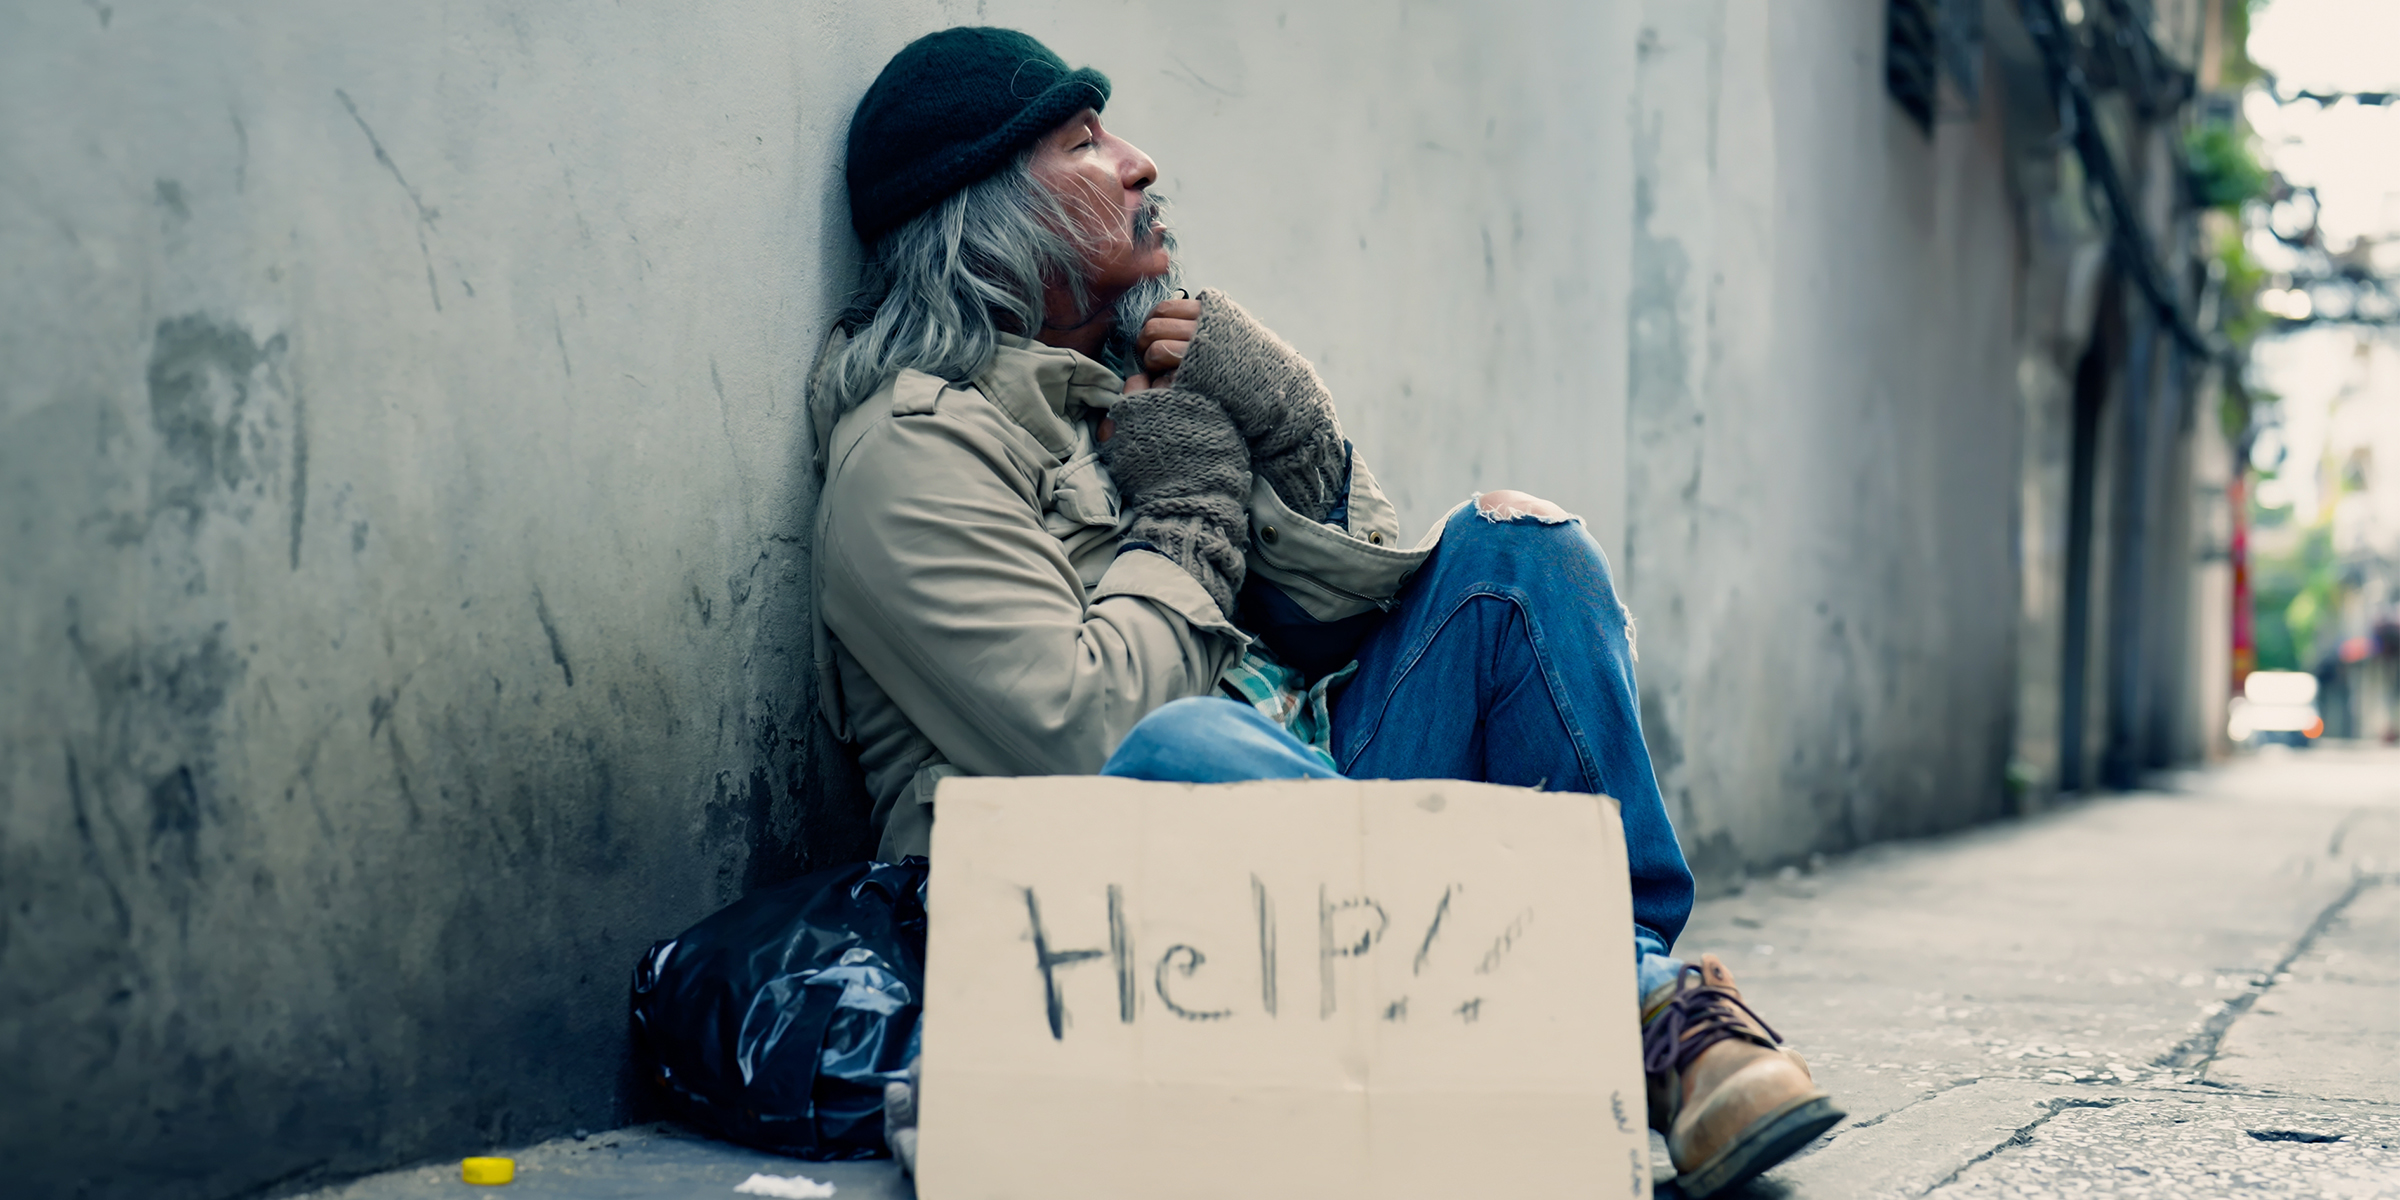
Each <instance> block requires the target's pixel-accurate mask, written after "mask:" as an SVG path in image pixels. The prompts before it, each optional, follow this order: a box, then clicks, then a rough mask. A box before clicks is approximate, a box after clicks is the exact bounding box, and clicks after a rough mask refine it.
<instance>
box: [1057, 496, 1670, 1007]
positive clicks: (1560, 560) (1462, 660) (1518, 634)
mask: <svg viewBox="0 0 2400 1200" xmlns="http://www.w3.org/2000/svg"><path fill="white" fill-rule="evenodd" d="M1629 632H1630V630H1629V629H1628V619H1627V617H1626V613H1625V609H1624V606H1623V605H1622V604H1620V603H1619V602H1618V600H1617V593H1616V587H1615V585H1614V584H1613V583H1612V582H1611V580H1610V578H1609V571H1608V559H1607V557H1606V556H1605V555H1603V554H1602V553H1601V551H1600V545H1599V543H1597V542H1595V541H1593V540H1592V536H1591V534H1589V533H1588V532H1586V531H1585V530H1584V527H1583V522H1581V521H1578V520H1569V521H1563V522H1556V523H1543V522H1541V521H1539V520H1536V519H1534V518H1532V517H1520V518H1516V519H1513V520H1505V521H1496V520H1491V519H1488V518H1485V517H1483V516H1481V515H1480V514H1479V513H1478V512H1477V510H1476V508H1475V506H1474V505H1471V504H1470V505H1468V506H1466V507H1465V508H1462V509H1460V510H1459V511H1458V512H1457V513H1455V514H1453V515H1452V516H1451V518H1450V521H1449V524H1448V525H1447V526H1446V527H1445V528H1444V529H1443V531H1442V540H1441V544H1440V546H1439V547H1438V548H1437V549H1436V550H1435V551H1434V553H1433V556H1432V557H1431V558H1429V559H1428V560H1427V561H1426V563H1425V565H1424V566H1423V567H1422V568H1420V569H1419V570H1418V572H1417V573H1416V575H1415V576H1413V577H1412V578H1411V579H1410V580H1409V581H1408V583H1407V585H1406V586H1405V587H1403V588H1402V589H1401V592H1400V596H1399V600H1398V603H1397V605H1396V606H1395V607H1394V608H1393V610H1392V611H1391V613H1390V614H1389V615H1388V616H1387V617H1386V619H1385V620H1384V621H1383V622H1382V624H1381V625H1380V626H1378V627H1377V628H1376V629H1375V631H1374V632H1373V633H1372V634H1370V635H1368V637H1367V639H1366V641H1365V642H1364V643H1363V644H1362V645H1361V646H1360V648H1359V651H1358V674H1357V675H1356V676H1355V677H1353V678H1352V679H1351V681H1350V683H1349V686H1348V687H1346V688H1345V689H1343V691H1342V693H1341V695H1340V696H1339V697H1337V698H1336V699H1335V701H1334V704H1333V752H1334V761H1335V762H1336V763H1338V764H1339V765H1340V767H1341V771H1340V776H1339V777H1347V778H1355V779H1467V780H1476V781H1481V782H1488V783H1501V784H1510V785H1514V786H1518V787H1546V788H1549V789H1551V790H1553V791H1577V792H1594V793H1600V794H1604V795H1609V796H1614V797H1615V798H1616V800H1617V803H1618V806H1619V811H1620V813H1621V814H1622V816H1623V820H1624V825H1625V853H1626V863H1627V866H1628V868H1629V874H1630V875H1631V876H1632V884H1633V918H1634V929H1633V943H1634V953H1635V956H1636V963H1637V974H1638V977H1639V982H1640V987H1641V991H1642V994H1643V995H1648V994H1650V993H1651V992H1653V991H1655V990H1656V989H1658V988H1659V987H1662V986H1664V985H1666V984H1669V983H1672V982H1674V981H1675V979H1676V977H1677V976H1678V975H1679V974H1681V972H1682V969H1683V964H1682V963H1680V962H1678V961H1676V960H1675V959H1673V958H1670V957H1668V956H1667V951H1668V948H1669V947H1671V946H1673V945H1674V943H1675V937H1676V935H1677V934H1679V933H1681V932H1683V925H1684V922H1685V921H1686V920H1688V919H1690V917H1691V913H1692V872H1691V869H1690V868H1689V867H1688V866H1686V865H1685V864H1684V861H1683V850H1682V847H1680V846H1679V845H1677V843H1676V840H1675V828H1674V825H1673V824H1672V823H1671V822H1670V821H1669V820H1668V819H1667V810H1666V805H1665V803H1664V802H1663V801H1662V800H1661V799H1660V797H1659V794H1658V781H1657V779H1656V778H1655V777H1654V776H1653V775H1652V773H1651V769H1650V751H1649V748H1648V747H1647V746H1645V745H1644V744H1643V742H1642V727H1641V714H1640V708H1639V704H1638V701H1637V699H1636V693H1635V691H1634V679H1633V653H1632V646H1631V644H1630V642H1629V640H1628V634H1629ZM1102 773H1103V774H1107V775H1117V776H1123V777H1126V778H1131V779H1156V780H1170V781H1176V782H1182V783H1232V782H1237V781H1240V780H1247V779H1298V778H1329V777H1336V776H1335V774H1334V772H1331V771H1328V770H1326V769H1325V767H1324V765H1323V764H1322V763H1320V762H1319V761H1317V760H1316V759H1315V758H1313V757H1312V756H1310V755H1309V753H1308V752H1307V750H1306V748H1305V747H1303V746H1302V745H1301V744H1300V743H1299V742H1298V741H1297V740H1296V739H1294V738H1293V737H1292V735H1291V734H1289V733H1286V732H1285V731H1284V730H1283V729H1281V728H1280V727H1278V726H1276V725H1275V724H1274V723H1273V722H1271V721H1269V720H1267V719H1266V718H1265V717H1264V716H1262V715H1260V713H1259V712H1258V710H1257V709H1255V708H1252V707H1250V706H1249V705H1246V704H1237V703H1235V702H1233V701H1231V700H1225V699H1217V698H1213V697H1195V698H1192V699H1187V700H1178V701H1175V702H1174V703H1172V704H1167V705H1164V706H1161V707H1160V708H1158V709H1157V710H1156V711H1154V712H1152V713H1151V714H1150V715H1149V716H1147V717H1144V718H1143V719H1142V721H1141V722H1140V723H1139V724H1137V725H1135V726H1134V728H1133V731H1132V732H1131V733H1129V734H1127V735H1126V738H1125V741H1124V742H1123V743H1122V744H1120V745H1119V746H1118V747H1117V750H1116V753H1115V754H1113V755H1111V756H1110V757H1109V760H1108V765H1107V766H1106V767H1104V768H1102Z"/></svg>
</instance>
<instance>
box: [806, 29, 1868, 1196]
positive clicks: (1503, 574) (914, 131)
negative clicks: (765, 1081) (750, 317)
mask: <svg viewBox="0 0 2400 1200" xmlns="http://www.w3.org/2000/svg"><path fill="white" fill-rule="evenodd" d="M1108 96H1109V84H1108V80H1107V79H1106V77H1104V76H1102V75H1101V74H1099V73H1098V72H1096V71H1093V70H1090V69H1088V68H1087V69H1083V70H1069V69H1068V68H1067V66H1066V64H1065V63H1063V62H1061V61H1060V60H1059V58H1058V57H1057V56H1056V55H1055V54H1053V53H1051V52H1050V51H1049V50H1048V49H1047V48H1046V47H1044V46H1042V45H1041V43H1039V42H1037V41H1035V40H1034V39H1032V38H1030V37H1028V36H1026V35H1024V34H1021V33H1015V32H1012V31H1008V30H999V29H969V28H961V29H951V30H947V31H944V32H941V33H936V34H933V35H930V36H928V37H925V38H923V39H920V40H919V41H917V42H915V43H913V44H911V45H910V46H908V47H907V48H906V49H904V50H902V51H901V52H900V53H899V54H898V55H897V56H896V57H894V58H893V60H892V61H891V63H890V64H889V65H887V66H886V67H885V68H884V70H883V72H882V74H881V75H880V76H879V77H878V78H877V79H876V80H875V83H874V85H873V86H872V87H870V88H869V89H868V91H867V94H866V96H865V98H864V99H863V100H861V101H860V103H859V106H858V110H857V113H856V115H855V117H854V119H853V121H852V123H851V127H850V135H849V159H848V164H847V172H848V184H849V191H850V203H851V220H852V222H853V224H854V225H855V226H856V228H857V230H858V234H859V237H860V238H861V239H862V241H863V242H864V243H865V245H866V247H867V265H866V268H865V279H864V281H863V286H862V290H861V292H860V294H859V297H858V301H857V303H856V304H855V305H854V306H853V307H852V309H851V310H850V311H849V312H848V313H847V314H846V315H845V316H844V318H843V320H842V321H841V323H840V328H838V329H837V330H836V331H835V332H834V334H833V335H832V336H831V337H830V338H829V339H828V341H827V343H826V346H825V349H824V350H823V352H822V354H821V357H820V359H819V362H818V365H817V367H816V371H815V374H814V377H813V380H812V385H811V395H810V406H811V412H812V416H813V418H814V420H815V422H816V426H817V444H818V447H819V451H818V452H819V454H821V455H822V456H823V457H822V460H821V466H822V469H823V471H824V480H825V483H824V493H823V497H822V500H821V502H820V506H819V509H818V519H817V532H816V568H815V569H816V589H817V611H818V613H819V614H820V622H821V625H820V630H819V635H820V636H819V642H818V646H817V652H818V653H817V665H818V672H819V679H820V686H821V687H822V689H823V692H822V695H823V698H824V709H825V712H826V714H827V716H828V718H829V719H830V720H832V721H833V722H834V723H835V725H836V727H837V732H838V733H839V734H840V735H841V736H843V737H844V738H846V739H848V740H850V741H852V742H854V743H855V744H856V746H857V748H858V752H859V758H860V761H861V764H862V766H863V768H864V771H865V774H866V781H867V786H868V789H869V791H870V792H871V794H872V796H873V800H874V806H875V807H874V821H875V823H876V827H877V828H878V830H879V831H880V836H881V843H880V850H879V853H878V857H881V858H886V859H892V858H897V857H899V856H901V855H904V854H922V853H925V852H926V850H927V847H928V845H929V841H930V834H931V829H932V822H933V821H934V820H936V819H938V816H939V814H938V813H937V812H936V811H935V809H934V807H933V805H932V799H933V795H934V787H935V784H936V783H937V782H938V781H939V780H941V779H942V778H944V777H946V776H949V775H954V774H971V775H1065V774H1090V773H1093V772H1105V773H1108V774H1114V775H1123V776H1131V777H1135V778H1142V779H1165V780H1180V781H1186V782H1198V783H1213V782H1224V781H1230V780H1241V779H1270V778H1301V777H1311V778H1334V777H1337V776H1353V777H1360V778H1390V779H1421V778H1446V779H1465V780H1484V781H1489V782H1494V783H1502V784H1513V785H1517V786H1523V787H1548V788H1551V789H1554V790H1571V791H1580V792H1592V793H1604V794H1607V795H1610V796H1614V797H1616V798H1617V800H1618V801H1619V802H1620V804H1621V806H1622V813H1623V819H1624V827H1625V841H1626V847H1627V852H1628V855H1629V859H1630V866H1631V872H1632V889H1633V904H1634V915H1635V919H1636V922H1637V927H1636V928H1635V929H1634V930H1633V942H1634V945H1633V947H1632V950H1633V952H1634V953H1635V954H1636V955H1637V956H1638V957H1639V964H1640V966H1639V973H1640V979H1641V985H1642V989H1643V997H1642V1013H1643V1020H1644V1022H1645V1025H1644V1035H1643V1038H1644V1041H1643V1048H1644V1053H1643V1058H1644V1067H1645V1069H1646V1070H1647V1071H1648V1072H1649V1073H1650V1085H1651V1109H1650V1111H1651V1119H1652V1123H1653V1124H1654V1125H1656V1126H1657V1127H1658V1128H1660V1129H1661V1130H1663V1131H1665V1132H1666V1133H1667V1135H1668V1139H1669V1145H1670V1147H1671V1149H1672V1151H1673V1156H1674V1161H1675V1165H1676V1167H1677V1168H1678V1170H1680V1171H1681V1172H1682V1173H1683V1180H1684V1183H1685V1191H1686V1193H1687V1194H1688V1195H1693V1196H1702V1195H1708V1194H1713V1193H1715V1192H1718V1191H1721V1190H1723V1189H1725V1188H1727V1187H1730V1186H1733V1185H1735V1184H1738V1183H1739V1182H1740V1181H1742V1180H1744V1179H1747V1178H1749V1177H1750V1176H1752V1175H1755V1174H1757V1173H1758V1172H1759V1171H1762V1170H1764V1169H1766V1168H1767V1167H1769V1166H1772V1165H1773V1164H1774V1163H1776V1162H1777V1161H1780V1160H1781V1159H1782V1158H1783V1157H1785V1156H1787V1155H1789V1154H1790V1153H1791V1152H1792V1151H1793V1150H1795V1149H1797V1148H1798V1147H1800V1146H1802V1145H1805V1144H1806V1143H1807V1142H1808V1141H1809V1140H1811V1139H1812V1138H1814V1137H1815V1136H1816V1135H1817V1134H1818V1133H1820V1132H1822V1131H1823V1130H1824V1129H1825V1128H1827V1127H1828V1126H1830V1125H1831V1124H1832V1123H1833V1122H1834V1121H1836V1120H1838V1119H1839V1117H1840V1115H1841V1114H1840V1113H1839V1112H1838V1111H1837V1110H1836V1109H1835V1108H1834V1106H1833V1103H1832V1101H1831V1100H1830V1099H1828V1098H1827V1097H1826V1096H1825V1094H1824V1093H1822V1092H1820V1091H1818V1090H1817V1089H1816V1088H1815V1087H1814V1085H1813V1084H1812V1083H1811V1081H1810V1078H1809V1074H1808V1071H1807V1067H1806V1065H1805V1064H1804V1063H1803V1062H1802V1061H1801V1060H1800V1058H1799V1056H1798V1055H1796V1054H1793V1053H1791V1052H1790V1051H1788V1050H1784V1049H1781V1048H1780V1047H1779V1045H1778V1039H1777V1038H1776V1036H1775V1035H1774V1033H1773V1032H1772V1031H1771V1030H1770V1029H1769V1028H1768V1027H1767V1026H1766V1025H1765V1023H1764V1022H1762V1021H1760V1020H1759V1019H1758V1018H1757V1017H1756V1016H1755V1015H1754V1014H1752V1013H1751V1012H1750V1011H1749V1009H1748V1008H1747V1007H1746V1006H1745V1005H1744V1004H1743V1003H1742V1002H1741V1000H1740V997H1739V993H1738V992H1737V991H1736V990H1735V988H1734V984H1733V980H1732V978H1731V976H1730V975H1729V974H1728V973H1727V972H1726V971H1725V969H1724V967H1723V965H1722V964H1720V963H1718V962H1717V961H1716V959H1715V958H1714V957H1713V956H1703V957H1702V959H1701V960H1700V963H1699V964H1698V965H1690V966H1687V965H1686V964H1684V963H1681V962H1678V961H1676V960H1674V959H1671V958H1668V957H1667V956H1666V954H1667V948H1668V947H1669V946H1670V945H1672V944H1673V942H1674V940H1675V935H1676V934H1677V933H1678V932H1679V931H1680V930H1681V929H1682V927H1683V924H1684V921H1685V919H1686V917H1688V916H1689V914H1690V912H1691V904H1692V877H1691V874H1690V872H1689V870H1688V869H1686V867H1685V865H1684V861H1683V856H1682V852H1681V851H1680V849H1679V848H1678V847H1677V845H1676V841H1675V832H1674V830H1673V828H1672V827H1671V826H1670V825H1669V823H1668V819H1667V814H1666V811H1665V808H1664V806H1663V805H1662V804H1661V802H1660V799H1659V794H1658V786H1657V784H1656V782H1655V781H1654V780H1653V778H1652V775H1651V769H1650V759H1649V755H1648V752H1647V751H1646V750H1645V748H1644V747H1643V744H1642V735H1641V728H1640V724H1639V722H1638V720H1637V717H1636V708H1635V692H1634V680H1633V671H1632V666H1631V659H1632V655H1631V650H1630V645H1629V636H1630V634H1631V630H1630V628H1628V621H1627V617H1626V614H1625V612H1624V610H1623V608H1622V607H1621V606H1620V605H1619V603H1618V601H1617V599H1616V594H1615V591H1614V589H1613V587H1612V585H1611V583H1610V580H1609V572H1608V565H1607V563H1606V561H1605V559H1604V558H1603V557H1602V555H1601V552H1600V548H1599V546H1598V545H1597V544H1595V543H1594V542H1593V541H1592V539H1591V537H1590V536H1589V535H1588V534H1587V533H1586V532H1585V530H1584V528H1583V525H1582V523H1581V522H1580V521H1578V520H1575V519H1573V518H1570V517H1568V516H1567V515H1566V514H1565V513H1563V512H1561V511H1560V510H1559V509H1558V508H1557V507H1556V506H1555V505H1551V504H1549V503H1547V502H1545V501H1540V500H1536V499H1534V498H1532V497H1530V496H1526V495H1523V494H1522V493H1514V492H1493V493H1486V494H1484V495H1482V496H1481V497H1480V498H1479V499H1478V500H1476V501H1474V502H1470V503H1464V504H1461V505H1460V506H1459V508H1458V509H1457V510H1456V511H1454V512H1452V513H1451V514H1450V515H1449V517H1448V518H1447V519H1446V520H1444V521H1443V522H1442V523H1441V524H1440V525H1439V526H1438V527H1437V528H1436V529H1435V530H1434V531H1433V532H1432V533H1431V534H1429V535H1428V536H1427V537H1426V538H1425V540H1424V541H1423V542H1421V543H1418V544H1416V545H1414V546H1409V545H1405V544H1404V543H1403V542H1402V540H1401V537H1400V529H1399V527H1398V521H1397V515H1396V513H1395V512H1394V509H1393V507H1392V505H1391V503H1390V502H1389V501H1388V500H1386V499H1385V497H1384V494H1383V492H1382V491H1381V490H1380V489H1379V488H1378V487H1377V485H1376V482H1375V477H1374V476H1373V475H1372V474H1370V473H1369V472H1368V470H1367V466H1366V464H1365V463H1364V462H1362V461H1360V460H1359V458H1358V456H1357V455H1356V454H1355V453H1354V452H1353V450H1352V448H1351V446H1350V444H1349V442H1347V441H1346V440H1345V439H1344V438H1343V436H1342V427H1341V423H1340V421H1339V419H1338V418H1337V417H1336V415H1335V411H1334V407H1333V404H1332V399H1331V397H1330V396H1329V395H1328V394H1327V392H1326V389H1325V386H1324V384H1323V383H1322V382H1321V381H1320V380H1319V378H1318V376H1317V374H1316V372H1315V370H1314V369H1313V368H1312V367H1311V366H1310V365H1309V363H1308V362H1307V361H1306V360H1305V359H1303V358H1302V357H1301V356H1300V355H1299V354H1298V353H1296V352H1295V351H1294V350H1293V349H1292V348H1291V347H1290V346H1288V345H1286V344H1285V343H1284V342H1283V341H1282V340H1281V339H1279V338H1278V337H1276V336H1275V334H1274V333H1272V332H1271V331H1269V330H1268V329H1266V328H1265V327H1263V326H1262V325H1260V324H1259V323H1258V321H1257V320H1256V319H1255V318H1253V317H1252V316H1251V315H1250V314H1249V313H1247V312H1245V311H1243V309H1242V308H1241V307H1240V306H1239V305H1237V304H1236V303H1234V302H1233V300H1231V299H1230V298H1228V297H1227V296H1225V295H1224V294H1223V293H1221V292H1217V291H1211V290H1206V289H1203V290H1202V291H1200V292H1199V293H1198V295H1197V296H1196V297H1189V298H1170V297H1173V296H1175V289H1173V288H1172V287H1171V286H1170V281H1171V279H1172V277H1173V269H1174V265H1173V259H1172V252H1173V246H1174V242H1173V239H1172V238H1171V236H1170V235H1169V233H1168V230H1167V228H1166V226H1165V224H1164V223H1163V221H1162V219H1161V213H1162V202H1161V200H1160V198H1159V197H1157V196H1155V195H1153V194H1152V193H1151V192H1150V188H1151V185H1152V184H1153V183H1154V182H1155V181H1156V179H1157V168H1156V166H1155V164H1153V163H1152V162H1151V160H1150V159H1149V158H1148V157H1147V156H1145V155H1144V154H1143V153H1142V152H1141V151H1140V150H1138V149H1136V148H1134V147H1133V146H1131V145H1129V144H1128V143H1126V142H1125V141H1124V140H1122V139H1120V138H1118V137H1117V136H1116V135H1115V134H1113V133H1111V132H1110V131H1109V130H1108V129H1107V128H1106V127H1105V126H1103V125H1102V123H1101V119H1100V113H1101V110H1102V108H1103V107H1104V106H1105V105H1106V103H1107V101H1108ZM895 1103H896V1104H903V1105H904V1104H906V1098H905V1097H900V1098H897V1099H896V1101H895ZM912 1132H913V1131H912ZM907 1141H908V1140H907V1139H896V1148H898V1149H901V1150H902V1151H903V1152H904V1157H905V1151H906V1150H907V1149H908V1148H909V1146H910V1145H913V1142H909V1143H908V1144H907V1145H902V1144H900V1143H902V1142H907Z"/></svg>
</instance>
